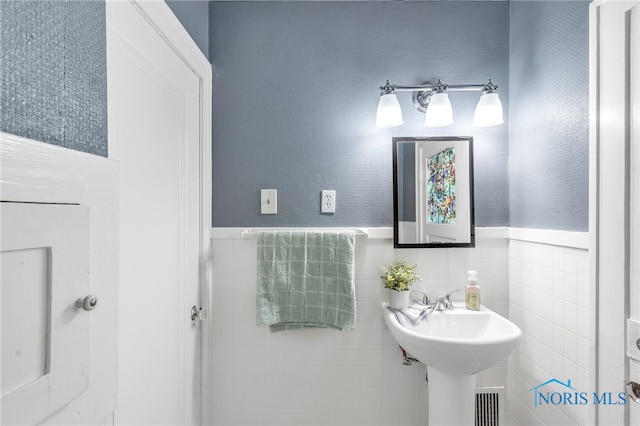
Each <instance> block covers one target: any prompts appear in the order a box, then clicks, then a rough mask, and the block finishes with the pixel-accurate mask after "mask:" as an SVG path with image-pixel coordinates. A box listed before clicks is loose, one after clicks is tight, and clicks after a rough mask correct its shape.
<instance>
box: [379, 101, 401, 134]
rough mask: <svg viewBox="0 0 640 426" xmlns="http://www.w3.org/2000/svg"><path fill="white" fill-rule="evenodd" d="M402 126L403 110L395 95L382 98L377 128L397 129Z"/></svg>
mask: <svg viewBox="0 0 640 426" xmlns="http://www.w3.org/2000/svg"><path fill="white" fill-rule="evenodd" d="M401 124H402V110H401V109H400V103H399V102H398V98H397V97H396V95H395V94H394V93H387V94H386V95H381V96H380V101H379V102H378V112H377V113H376V127H381V128H386V127H396V126H399V125H401Z"/></svg>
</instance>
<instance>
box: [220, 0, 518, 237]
mask: <svg viewBox="0 0 640 426" xmlns="http://www.w3.org/2000/svg"><path fill="white" fill-rule="evenodd" d="M209 9H210V56H209V57H210V59H211V62H212V64H213V74H214V75H213V94H214V95H213V149H212V151H213V225H214V226H318V227H322V226H370V227H373V226H392V221H393V209H392V200H393V197H392V194H393V193H392V176H391V172H392V164H391V163H392V142H391V138H392V137H393V136H441V135H461V136H473V137H474V149H475V151H474V160H475V164H474V169H475V199H476V224H477V225H478V226H506V225H508V223H509V203H508V193H509V187H508V184H509V180H508V170H507V165H508V153H509V152H508V125H507V124H505V125H503V126H500V127H494V128H486V129H477V128H474V127H472V126H471V120H472V115H473V109H474V108H475V104H476V102H477V99H478V97H479V94H475V93H472V94H469V93H451V94H450V97H451V101H452V103H453V106H454V114H455V117H454V118H455V120H456V124H454V125H452V126H449V127H445V128H440V129H433V128H431V129H429V128H425V127H424V126H423V124H422V123H423V115H422V114H420V113H418V112H417V111H416V110H415V109H414V108H413V106H412V102H411V95H410V94H408V93H402V94H399V96H398V97H399V100H400V102H401V105H402V108H403V112H404V119H405V124H404V125H403V126H401V127H399V128H395V129H391V130H388V129H387V130H382V129H377V128H376V127H375V123H374V121H375V111H376V106H377V102H378V97H379V90H378V86H380V85H382V84H384V82H385V80H386V79H390V80H391V82H392V83H396V84H417V83H422V82H423V81H425V80H429V81H434V80H435V79H436V78H440V79H442V81H443V82H446V83H449V84H465V83H477V84H479V83H484V82H486V80H487V79H488V78H490V77H491V78H493V80H494V82H496V83H497V84H498V85H499V86H500V91H501V92H500V93H502V99H503V103H504V107H505V111H508V106H509V96H508V93H509V81H508V76H509V72H508V65H509V57H508V53H509V51H508V43H509V36H508V21H509V12H508V3H506V2H213V3H211V4H210V8H209ZM507 118H508V117H507ZM261 188H276V189H278V214H277V215H275V216H272V215H269V216H267V215H264V216H263V215H260V213H259V211H260V203H259V191H260V189H261ZM322 189H335V190H336V191H337V197H336V213H335V214H334V215H323V214H320V191H321V190H322Z"/></svg>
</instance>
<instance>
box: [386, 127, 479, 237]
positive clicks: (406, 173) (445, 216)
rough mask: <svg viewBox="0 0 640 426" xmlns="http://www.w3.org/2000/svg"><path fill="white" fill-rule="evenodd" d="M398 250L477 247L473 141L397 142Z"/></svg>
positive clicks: (395, 230) (401, 139)
mask: <svg viewBox="0 0 640 426" xmlns="http://www.w3.org/2000/svg"><path fill="white" fill-rule="evenodd" d="M393 218H394V228H393V245H394V247H395V248H422V247H424V248H432V247H474V246H475V228H474V209H473V138H472V137H452V136H442V137H395V138H393Z"/></svg>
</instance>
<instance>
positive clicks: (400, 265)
mask: <svg viewBox="0 0 640 426" xmlns="http://www.w3.org/2000/svg"><path fill="white" fill-rule="evenodd" d="M416 266H418V265H409V264H407V261H406V260H399V261H397V262H396V263H394V264H393V265H391V266H385V267H383V268H382V275H381V276H380V278H382V283H383V284H384V287H385V288H390V289H391V290H396V291H407V290H409V287H410V286H411V284H413V283H414V282H416V281H419V280H420V275H418V274H417V273H416Z"/></svg>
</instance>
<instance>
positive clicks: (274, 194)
mask: <svg viewBox="0 0 640 426" xmlns="http://www.w3.org/2000/svg"><path fill="white" fill-rule="evenodd" d="M260 214H278V190H277V189H261V190H260Z"/></svg>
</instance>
